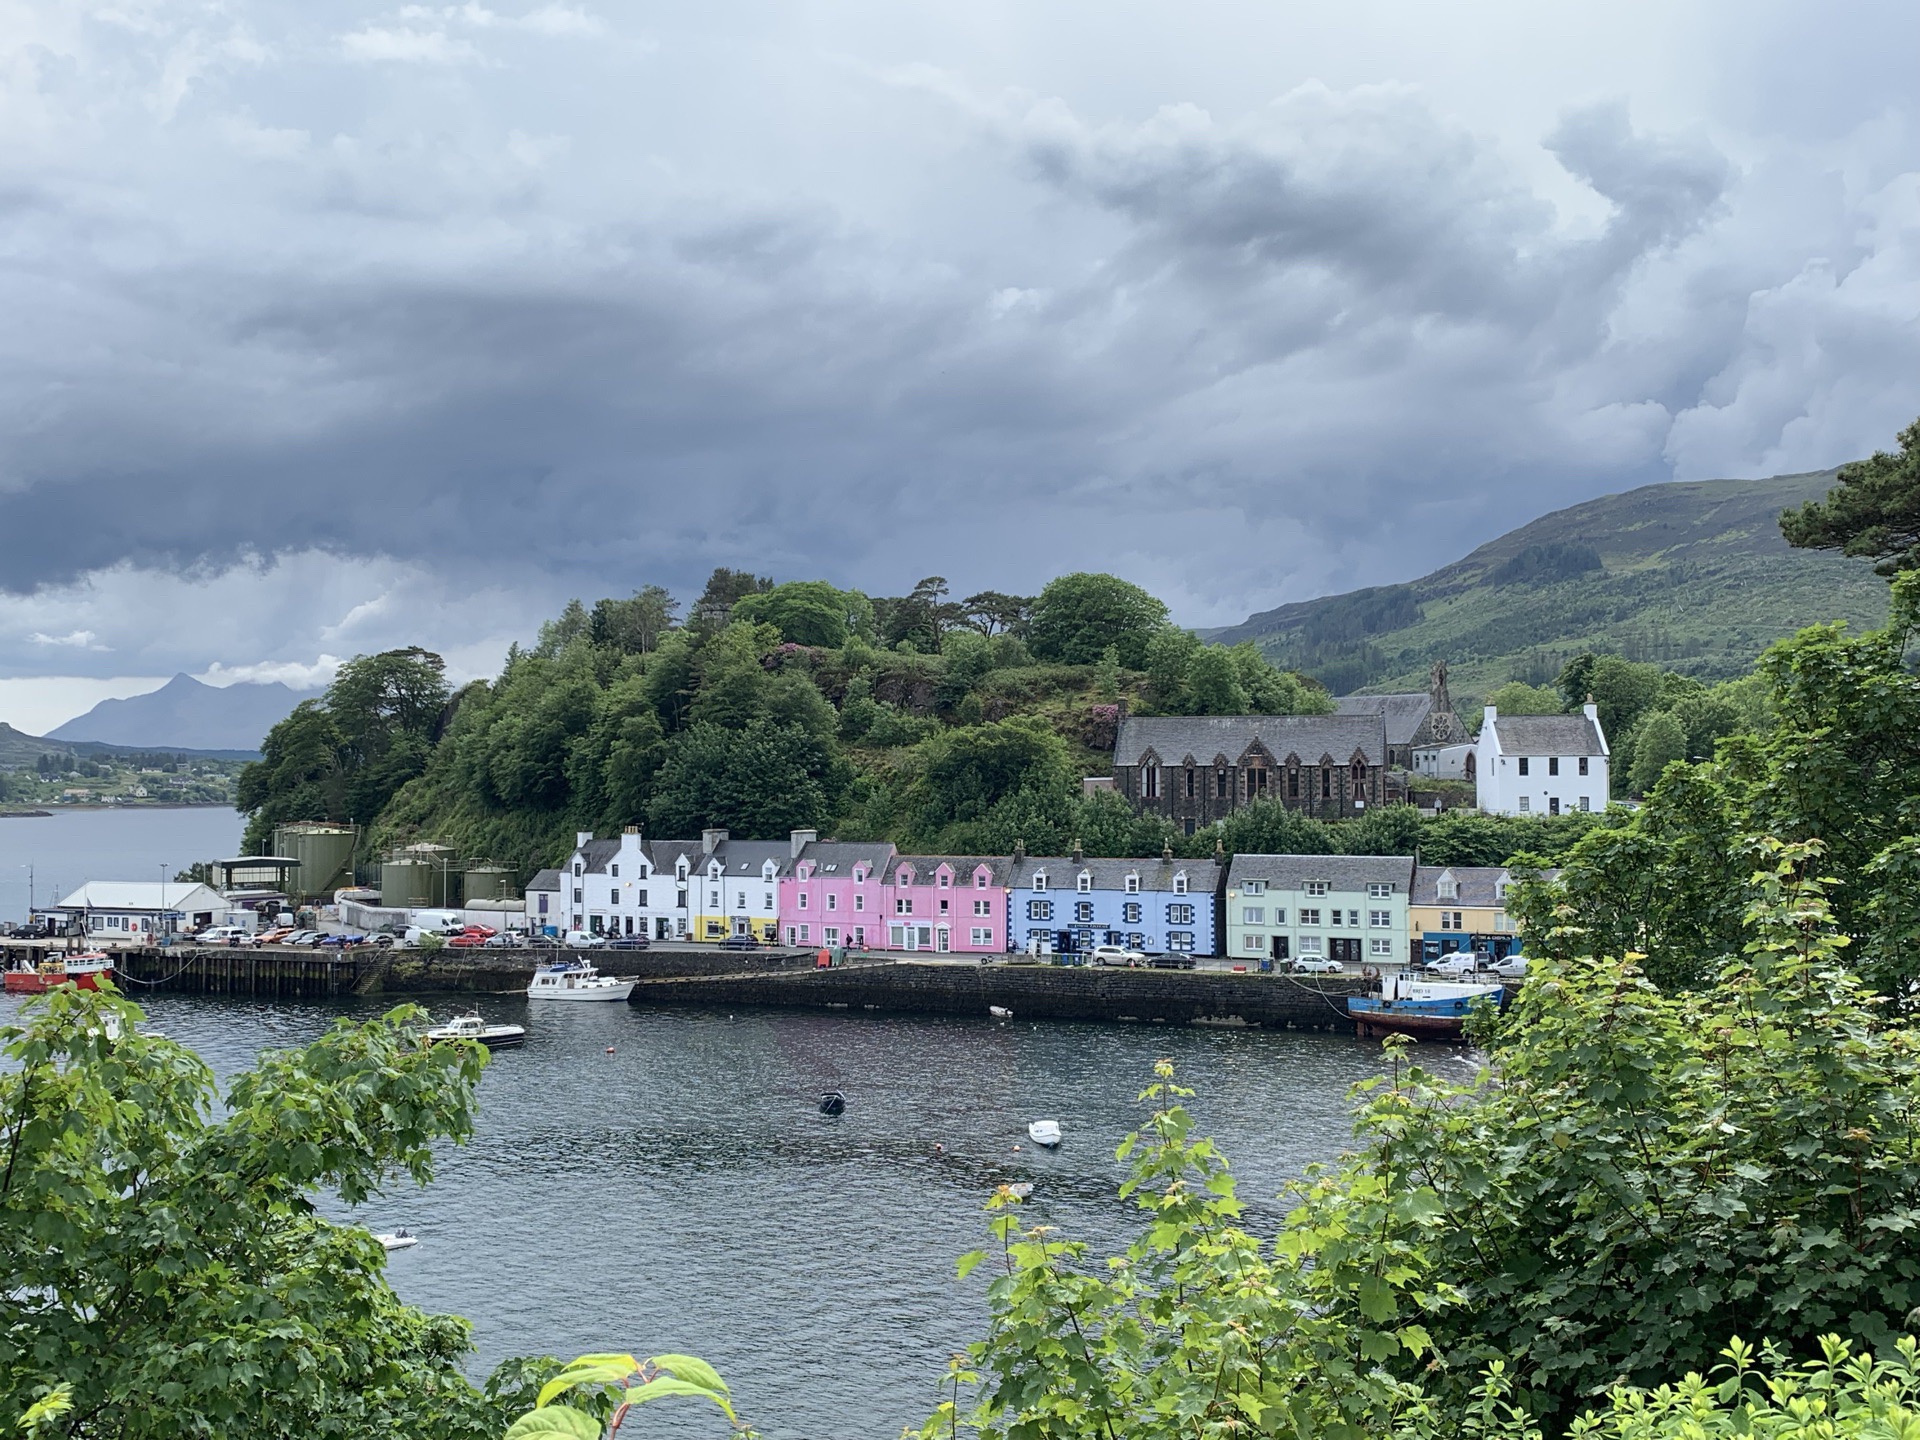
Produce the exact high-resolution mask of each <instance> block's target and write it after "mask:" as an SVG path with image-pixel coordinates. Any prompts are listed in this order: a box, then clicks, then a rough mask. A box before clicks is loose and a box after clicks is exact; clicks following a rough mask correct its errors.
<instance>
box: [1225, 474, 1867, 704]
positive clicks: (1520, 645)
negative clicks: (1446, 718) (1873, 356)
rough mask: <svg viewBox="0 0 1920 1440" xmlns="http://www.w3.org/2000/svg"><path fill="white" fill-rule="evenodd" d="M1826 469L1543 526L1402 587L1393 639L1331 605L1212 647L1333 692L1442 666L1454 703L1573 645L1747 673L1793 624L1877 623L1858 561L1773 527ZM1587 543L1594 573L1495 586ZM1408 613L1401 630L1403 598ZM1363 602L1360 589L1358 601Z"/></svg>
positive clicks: (1398, 685)
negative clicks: (1297, 671)
mask: <svg viewBox="0 0 1920 1440" xmlns="http://www.w3.org/2000/svg"><path fill="white" fill-rule="evenodd" d="M1832 484H1833V472H1832V471H1830V470H1829V471H1820V472H1817V473H1814V474H1807V475H1781V476H1775V477H1773V478H1771V479H1766V480H1705V481H1696V482H1690V483H1680V484H1669V485H1649V486H1645V487H1643V488H1641V489H1639V490H1630V491H1628V492H1626V493H1625V494H1621V495H1608V496H1603V497H1602V498H1600V499H1598V500H1591V501H1588V502H1586V503H1585V504H1581V505H1574V506H1571V507H1569V508H1567V509H1565V510H1556V511H1554V512H1553V513H1552V514H1550V515H1543V516H1542V517H1540V518H1539V519H1538V520H1535V521H1533V522H1532V523H1531V524H1528V525H1524V526H1522V527H1520V528H1519V529H1517V530H1513V531H1510V532H1509V533H1507V534H1505V535H1502V536H1500V537H1499V538H1498V539H1496V540H1492V541H1490V542H1488V543H1487V544H1485V545H1483V546H1481V547H1480V548H1479V549H1478V550H1475V551H1474V552H1473V553H1472V554H1471V555H1468V556H1467V557H1466V558H1465V559H1463V560H1459V561H1456V562H1455V563H1454V564H1451V565H1448V566H1445V567H1444V568H1442V569H1439V570H1436V571H1434V572H1433V573H1432V574H1430V575H1427V576H1425V577H1423V578H1421V579H1419V580H1415V581H1413V582H1411V584H1409V585H1406V586H1402V587H1387V589H1386V590H1385V591H1381V592H1373V594H1374V596H1375V598H1384V599H1387V600H1393V599H1400V600H1401V601H1402V604H1401V605H1400V607H1399V608H1400V610H1401V611H1402V612H1403V613H1402V614H1401V615H1399V616H1396V617H1394V621H1393V623H1391V625H1390V628H1380V629H1377V630H1374V631H1373V632H1372V633H1367V634H1365V635H1364V636H1362V635H1360V634H1356V633H1355V630H1356V628H1359V629H1366V628H1368V627H1367V626H1366V624H1365V622H1364V621H1360V622H1356V621H1355V619H1354V615H1355V611H1356V609H1357V608H1359V607H1360V605H1361V602H1359V601H1357V600H1356V597H1352V596H1329V597H1326V598H1323V599H1319V600H1309V601H1304V602H1300V603H1298V604H1294V605H1287V606H1283V607H1281V608H1280V609H1278V610H1272V611H1268V612H1266V613H1264V614H1261V615H1255V616H1253V617H1252V618H1250V619H1249V620H1248V621H1247V622H1246V623H1245V624H1244V625H1238V626H1234V627H1232V628H1231V629H1229V630H1226V631H1222V632H1220V633H1219V634H1218V635H1216V636H1215V637H1214V638H1217V639H1221V640H1227V641H1230V642H1231V641H1239V640H1246V639H1253V640H1257V641H1258V642H1259V643H1260V645H1261V648H1262V649H1264V650H1265V651H1266V652H1267V653H1268V654H1269V655H1271V656H1273V657H1274V659H1275V660H1276V661H1278V662H1280V663H1285V664H1294V663H1301V664H1303V665H1304V668H1306V669H1308V671H1309V672H1310V673H1319V674H1321V675H1322V678H1325V679H1328V680H1329V681H1330V682H1333V683H1334V684H1335V686H1336V688H1341V689H1345V688H1358V687H1359V686H1363V685H1364V686H1365V687H1366V688H1370V689H1375V690H1391V689H1402V688H1424V686H1425V682H1426V672H1427V667H1428V666H1429V665H1431V664H1432V662H1433V661H1435V660H1440V659H1444V660H1446V661H1447V662H1448V665H1449V667H1450V669H1451V672H1452V676H1453V685H1454V690H1455V693H1456V696H1459V695H1477V694H1484V693H1485V692H1486V691H1487V690H1490V689H1492V688H1493V687H1494V686H1497V685H1499V684H1501V683H1503V682H1505V681H1506V680H1509V679H1524V680H1528V681H1531V682H1535V683H1538V682H1540V681H1542V680H1546V679H1551V678H1552V676H1553V675H1554V674H1556V673H1558V670H1559V667H1560V665H1561V664H1562V663H1564V661H1565V659H1566V657H1568V656H1570V655H1573V654H1577V653H1579V652H1580V651H1582V650H1593V651H1596V652H1603V653H1604V652H1613V653H1617V654H1623V655H1625V656H1627V657H1628V658H1629V659H1635V660H1655V661H1659V662H1660V663H1662V664H1665V665H1667V666H1669V667H1671V668H1673V669H1675V670H1680V671H1683V672H1686V673H1689V674H1695V675H1699V676H1701V677H1702V678H1706V679H1715V678H1723V677H1727V676H1732V675H1737V674H1740V673H1742V672H1744V671H1745V670H1746V669H1747V668H1748V667H1749V665H1750V664H1751V663H1752V660H1753V658H1754V656H1756V655H1757V654H1758V653H1759V652H1760V651H1761V650H1762V649H1763V648H1764V647H1765V646H1766V645H1767V644H1768V643H1770V642H1771V641H1773V640H1775V639H1778V638H1779V637H1780V636H1782V635H1786V634H1790V633H1791V632H1793V631H1794V630H1796V629H1798V628H1800V627H1801V626H1804V625H1809V624H1812V623H1814V622H1815V621H1820V620H1829V619H1846V620H1848V621H1851V622H1852V623H1853V624H1855V625H1856V626H1870V625H1877V624H1879V623H1881V622H1882V621H1883V620H1884V619H1885V617H1886V608H1887V586H1886V582H1885V581H1884V580H1881V579H1880V578H1879V577H1877V576H1875V575H1874V574H1873V572H1872V569H1871V567H1870V566H1869V565H1868V564H1867V563H1866V562H1864V561H1856V560H1847V559H1844V558H1842V557H1840V556H1836V555H1830V554H1826V553H1822V552H1812V551H1803V550H1793V549H1790V548H1789V547H1788V546H1787V544H1786V542H1785V541H1784V540H1782V539H1781V538H1780V530H1779V525H1778V517H1779V514H1780V511H1781V510H1782V509H1784V508H1786V507H1787V506H1789V505H1797V504H1799V503H1800V502H1801V501H1803V500H1806V499H1810V498H1814V497H1817V496H1820V495H1824V494H1825V493H1826V492H1827V490H1828V489H1829V488H1830V487H1831V486H1832ZM1547 545H1586V546H1592V547H1593V548H1594V549H1595V550H1597V551H1598V552H1599V556H1600V560H1601V562H1602V564H1603V565H1604V567H1605V569H1604V571H1589V572H1588V573H1584V574H1578V575H1574V576H1572V577H1570V578H1566V579H1559V580H1546V581H1544V582H1542V581H1528V582H1524V583H1511V584H1496V583H1494V581H1493V580H1492V578H1491V577H1492V575H1493V573H1494V572H1495V571H1496V570H1497V569H1498V567H1499V566H1500V565H1501V564H1502V563H1503V562H1506V561H1509V560H1512V559H1513V558H1514V557H1516V556H1519V555H1521V554H1522V552H1524V551H1527V550H1528V549H1529V547H1535V546H1547ZM1396 591H1404V592H1408V593H1410V596H1411V598H1412V599H1413V600H1414V601H1416V602H1417V604H1418V612H1419V613H1418V618H1417V619H1414V620H1412V621H1411V623H1405V620H1406V616H1405V614H1404V612H1405V610H1406V609H1407V607H1406V606H1405V604H1404V599H1405V597H1404V596H1400V595H1396V594H1395V593H1394V592H1396ZM1358 593H1359V594H1362V595H1364V594H1365V593H1366V592H1358Z"/></svg>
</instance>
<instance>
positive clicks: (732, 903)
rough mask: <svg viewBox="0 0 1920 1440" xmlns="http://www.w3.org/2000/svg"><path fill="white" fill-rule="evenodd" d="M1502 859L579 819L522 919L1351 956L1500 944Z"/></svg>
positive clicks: (1505, 943) (907, 939)
mask: <svg viewBox="0 0 1920 1440" xmlns="http://www.w3.org/2000/svg"><path fill="white" fill-rule="evenodd" d="M1506 884H1507V872H1506V871H1504V870H1486V869H1480V868H1474V869H1460V868H1456V869H1446V870H1442V869H1435V868H1433V867H1429V866H1417V865H1415V863H1414V861H1413V858H1412V857H1410V856H1381V857H1374V856H1328V855H1236V856H1234V857H1233V859H1232V861H1231V862H1228V861H1226V860H1225V859H1224V857H1220V856H1216V857H1215V858H1214V859H1211V860H1186V859H1176V858H1175V857H1174V855H1173V854H1172V852H1171V851H1165V852H1163V853H1162V854H1161V855H1159V856H1157V857H1153V858H1148V859H1120V860H1113V859H1098V858H1092V857H1088V856H1085V855H1083V854H1080V853H1077V852H1076V853H1074V854H1071V855H1059V856H1030V855H1027V854H1026V853H1024V851H1021V850H1018V849H1016V850H1015V852H1014V853H1013V854H1011V855H903V854H901V853H900V852H899V851H897V850H896V849H895V848H894V847H893V846H892V845H891V844H887V843H868V842H853V841H839V840H822V839H820V838H819V836H818V834H817V832H815V831H812V830H795V831H794V832H793V833H792V834H791V835H790V836H789V837H788V838H787V840H785V841H767V840H735V839H733V838H732V836H731V835H729V834H728V832H727V831H725V830H708V831H705V832H703V833H702V835H701V838H700V839H699V840H697V841H693V840H655V841H648V840H647V839H645V838H644V837H643V836H642V834H641V832H640V827H638V826H637V825H630V826H628V827H627V828H626V829H625V830H624V831H623V832H622V833H621V834H620V835H619V836H617V837H613V838H609V839H598V838H596V837H594V836H593V835H590V834H582V835H579V836H578V837H576V843H575V846H574V850H573V853H572V854H571V855H570V856H569V857H568V858H567V860H566V862H565V863H564V864H562V865H560V866H557V867H555V868H554V869H551V870H542V871H541V872H540V873H539V874H538V875H536V876H535V877H534V879H533V880H532V882H531V883H530V884H529V885H528V886H527V890H526V908H527V922H528V926H529V928H531V929H533V930H535V931H547V932H550V933H555V934H559V933H564V932H567V931H579V932H583V933H586V934H593V935H602V936H608V937H622V938H626V937H638V936H644V937H645V938H647V939H648V940H650V941H651V940H669V941H683V940H691V941H701V942H709V943H719V942H723V941H727V940H743V939H748V938H751V939H753V940H755V941H757V942H761V943H766V944H785V945H794V946H819V947H825V948H839V947H846V948H849V949H855V950H875V951H899V952H907V953H916V952H925V953H929V954H935V955H946V954H954V955H990V954H1005V953H1008V952H1011V951H1022V950H1024V951H1058V952H1068V953H1073V952H1085V951H1088V950H1091V949H1092V948H1093V947H1095V946H1097V945H1124V946H1126V947H1127V948H1128V949H1133V950H1142V951H1146V952H1149V953H1169V954H1192V955H1227V956H1229V957H1232V958H1235V959H1243V958H1244V959H1274V960H1288V959H1295V958H1301V959H1304V958H1311V957H1325V958H1329V959H1337V960H1341V961H1348V962H1353V963H1362V964H1364V963H1368V962H1399V961H1401V960H1404V959H1406V958H1408V957H1409V956H1413V957H1415V958H1420V957H1422V956H1425V957H1426V958H1438V957H1439V956H1441V955H1444V954H1447V953H1450V952H1452V951H1455V950H1461V949H1479V950H1482V951H1483V952H1485V953H1488V954H1492V955H1495V956H1498V955H1503V954H1504V953H1506V950H1507V949H1508V948H1510V947H1511V944H1512V926H1511V924H1510V922H1509V921H1508V919H1507V916H1506V913H1505V889H1506Z"/></svg>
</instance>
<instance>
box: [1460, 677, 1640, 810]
mask: <svg viewBox="0 0 1920 1440" xmlns="http://www.w3.org/2000/svg"><path fill="white" fill-rule="evenodd" d="M1478 749H1479V755H1478V759H1479V766H1478V769H1479V774H1478V776H1477V777H1476V779H1475V785H1474V796H1475V799H1476V800H1477V801H1478V802H1479V806H1480V808H1481V809H1482V810H1485V811H1487V812H1489V813H1490V814H1495V815H1559V814H1561V813H1563V812H1565V811H1568V810H1604V809H1606V808H1607V795H1608V793H1609V792H1608V788H1607V786H1608V776H1607V737H1606V736H1605V735H1603V734H1601V733H1600V713H1599V710H1598V708H1597V707H1596V706H1595V705H1594V703H1593V702H1592V701H1591V700H1589V701H1588V702H1587V703H1586V705H1585V706H1584V707H1582V710H1581V713H1580V714H1578V715H1502V714H1501V713H1500V712H1499V710H1498V709H1497V708H1496V707H1494V706H1492V705H1489V706H1487V714H1486V719H1485V721H1484V722H1483V723H1482V724H1481V726H1480V741H1479V747H1478Z"/></svg>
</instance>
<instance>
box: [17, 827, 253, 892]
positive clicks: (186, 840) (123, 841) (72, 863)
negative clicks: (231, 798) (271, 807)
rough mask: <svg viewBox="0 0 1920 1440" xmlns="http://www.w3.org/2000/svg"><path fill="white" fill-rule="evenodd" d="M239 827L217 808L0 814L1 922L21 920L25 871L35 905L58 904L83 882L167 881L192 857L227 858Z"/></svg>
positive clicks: (236, 847) (233, 851) (233, 848)
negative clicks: (0, 815)
mask: <svg viewBox="0 0 1920 1440" xmlns="http://www.w3.org/2000/svg"><path fill="white" fill-rule="evenodd" d="M243 828H244V827H243V825H242V822H241V819H240V816H239V815H238V814H237V813H236V812H235V811H232V810H229V809H227V808H226V807H225V806H220V805H182V806H171V807H164V808H163V807H159V806H156V807H154V808H152V809H133V808H128V809H124V810H56V811H55V812H54V813H53V814H51V815H44V816H40V815H35V816H4V817H0V920H24V919H25V918H26V915H27V881H28V868H29V867H31V868H32V880H33V901H34V903H35V904H37V905H43V906H44V905H56V904H58V903H59V902H60V900H61V899H62V898H64V897H65V896H67V895H71V894H72V893H73V892H74V891H75V890H78V889H79V888H80V886H81V884H82V883H83V882H85V881H88V880H160V879H167V880H171V879H173V877H174V876H175V875H176V874H178V873H179V872H180V871H182V870H184V869H186V868H187V867H188V866H189V865H191V864H193V862H194V861H196V860H224V859H226V858H227V857H228V856H230V855H236V854H238V853H239V849H240V832H241V830H242V829H243ZM163 870H164V871H165V874H164V876H163V875H162V873H161V872H162V871H163Z"/></svg>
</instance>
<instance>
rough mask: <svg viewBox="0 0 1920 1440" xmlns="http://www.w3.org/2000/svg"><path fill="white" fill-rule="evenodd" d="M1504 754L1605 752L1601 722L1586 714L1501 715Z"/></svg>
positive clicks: (1498, 725) (1499, 731) (1499, 729)
mask: <svg viewBox="0 0 1920 1440" xmlns="http://www.w3.org/2000/svg"><path fill="white" fill-rule="evenodd" d="M1493 725H1494V731H1495V733H1496V734H1497V735H1498V736H1499V737H1500V753H1501V754H1503V755H1604V754H1606V753H1607V752H1606V749H1605V747H1604V746H1602V745H1601V743H1600V726H1599V724H1598V722H1596V721H1593V720H1590V719H1588V718H1587V717H1586V716H1585V715H1498V716H1496V717H1495V718H1494V722H1493Z"/></svg>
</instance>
